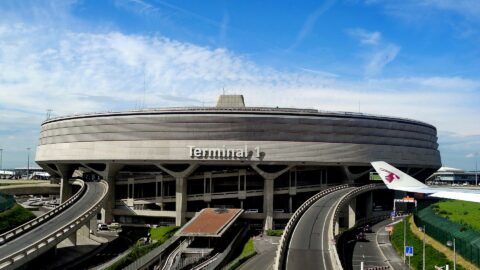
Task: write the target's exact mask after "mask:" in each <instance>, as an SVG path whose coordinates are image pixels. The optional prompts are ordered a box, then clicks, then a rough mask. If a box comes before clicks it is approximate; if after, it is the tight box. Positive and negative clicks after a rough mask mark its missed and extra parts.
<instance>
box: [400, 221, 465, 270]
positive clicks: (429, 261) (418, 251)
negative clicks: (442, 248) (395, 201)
mask: <svg viewBox="0 0 480 270" xmlns="http://www.w3.org/2000/svg"><path fill="white" fill-rule="evenodd" d="M410 219H412V217H411V216H410V217H408V220H407V238H406V239H407V240H406V243H407V246H413V256H412V257H411V258H410V265H411V269H419V270H421V269H422V253H423V241H422V239H420V238H418V237H417V236H415V235H414V234H413V232H412V230H411V229H410V226H408V224H409V222H413V221H410ZM403 226H404V223H403V222H400V223H398V224H396V225H395V226H394V229H393V234H392V236H391V242H392V245H393V247H394V248H395V250H396V251H397V253H398V254H399V255H400V256H401V257H402V256H403V229H404V228H403ZM452 255H453V253H452ZM407 263H408V258H407ZM447 263H448V264H449V268H450V269H453V262H452V261H450V260H449V258H447V257H446V256H445V255H444V254H443V253H441V252H439V251H437V250H436V249H435V248H433V247H432V246H431V245H428V244H427V245H425V269H435V266H445V265H446V264H447ZM457 269H458V270H461V269H465V268H463V267H462V266H461V265H459V264H457Z"/></svg>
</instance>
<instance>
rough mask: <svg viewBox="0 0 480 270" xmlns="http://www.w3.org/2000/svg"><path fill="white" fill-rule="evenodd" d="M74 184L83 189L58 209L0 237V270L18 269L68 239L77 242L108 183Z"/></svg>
mask: <svg viewBox="0 0 480 270" xmlns="http://www.w3.org/2000/svg"><path fill="white" fill-rule="evenodd" d="M75 182H76V184H79V185H80V186H81V187H80V190H79V191H78V192H77V193H76V194H74V195H73V196H72V197H71V198H70V199H68V200H66V201H65V202H63V203H62V204H61V205H60V206H59V207H57V208H55V209H54V210H52V211H50V212H48V213H46V214H45V215H42V216H40V217H38V218H36V219H34V220H32V221H30V222H27V223H26V224H23V225H21V226H19V227H17V228H15V229H13V230H11V231H9V232H6V233H4V234H2V235H0V269H17V268H18V267H20V266H22V265H24V264H25V263H27V262H29V261H31V260H32V259H34V258H36V257H38V256H39V255H41V254H43V253H44V252H46V251H48V250H49V249H51V248H53V247H55V246H56V245H57V244H58V243H60V242H61V241H63V240H65V239H67V238H69V239H70V240H71V241H73V242H76V235H77V231H78V230H79V229H81V228H82V226H84V225H87V224H89V223H90V220H91V219H92V218H94V217H95V216H96V214H97V212H98V211H99V210H100V207H101V206H102V204H103V202H104V199H105V198H106V195H107V192H108V184H107V182H105V181H101V182H83V181H79V180H77V181H75ZM86 229H87V230H88V228H86Z"/></svg>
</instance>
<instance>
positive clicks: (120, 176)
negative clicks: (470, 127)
mask: <svg viewBox="0 0 480 270" xmlns="http://www.w3.org/2000/svg"><path fill="white" fill-rule="evenodd" d="M237 99H238V98H237ZM242 102H243V98H242ZM237 103H238V102H237ZM222 104H223V105H225V103H222ZM238 104H240V103H238ZM238 104H237V105H236V106H232V107H225V106H223V107H222V106H220V107H213V108H176V109H151V110H141V111H131V112H118V113H100V114H88V115H77V116H67V117H60V118H55V119H50V120H47V121H45V122H44V123H43V124H42V130H41V134H40V140H39V146H38V148H37V156H36V162H37V163H38V164H39V165H40V166H42V167H43V168H45V169H46V170H48V171H49V172H53V173H55V174H56V175H58V177H59V178H66V177H65V176H64V175H68V174H70V175H71V170H72V169H80V170H81V171H83V172H85V173H93V174H96V175H98V176H99V177H100V178H103V179H106V180H107V181H108V182H109V184H110V185H111V186H113V187H114V188H113V189H112V188H111V190H112V191H111V196H110V197H109V200H108V202H107V204H106V207H105V209H104V211H103V212H104V213H105V216H106V220H107V221H111V220H113V219H114V215H115V214H114V212H117V213H120V212H121V213H127V212H128V211H124V210H125V209H124V210H122V209H120V208H121V207H123V206H122V205H120V206H121V207H120V208H118V205H117V206H115V203H116V201H117V204H121V202H122V200H123V199H125V200H124V201H125V204H126V206H127V207H130V208H132V209H131V210H132V211H133V212H135V211H134V210H138V211H145V210H152V209H134V208H135V207H140V208H141V207H143V206H140V204H141V203H140V200H141V201H145V202H147V203H152V204H155V205H156V206H155V207H154V208H156V207H157V206H158V208H159V209H157V210H158V211H157V212H155V214H154V215H153V216H157V217H158V216H162V214H160V213H164V215H163V216H165V217H171V216H172V213H171V211H174V212H175V214H174V216H175V223H176V224H177V225H181V224H184V223H185V221H186V218H187V214H186V213H188V212H192V211H197V208H198V207H200V206H203V207H207V206H210V205H211V204H212V206H213V205H234V206H235V207H240V208H244V209H246V210H248V208H249V207H251V208H255V209H258V210H259V211H258V214H257V213H255V211H251V212H253V213H250V214H251V215H252V216H255V215H258V216H261V218H262V219H263V220H264V221H263V222H264V226H265V228H271V227H272V224H273V223H274V219H275V216H282V214H283V212H282V211H285V214H287V213H288V212H293V211H294V210H295V208H296V206H298V205H299V204H300V203H301V200H303V197H302V192H307V193H305V196H307V194H309V193H308V192H315V191H318V190H320V189H322V188H324V187H325V186H327V185H328V184H329V182H330V183H345V182H350V183H353V182H359V181H364V180H365V176H366V174H368V172H369V171H370V165H369V162H371V161H375V160H384V161H387V162H389V163H391V164H394V165H396V166H398V167H401V168H403V169H405V170H407V171H410V173H412V172H420V171H421V172H422V173H425V174H426V173H428V172H430V171H432V172H433V171H434V170H436V169H438V168H439V167H440V165H441V163H440V153H439V151H438V144H437V133H436V129H435V127H433V126H431V125H429V124H426V123H422V122H419V121H414V120H408V119H400V118H392V117H384V116H375V115H363V114H355V113H336V112H320V111H317V110H303V109H284V108H252V107H242V104H240V105H238ZM262 166H263V167H262ZM413 174H414V173H413ZM297 175H304V176H298V177H297ZM417 177H420V176H417ZM67 178H68V177H67ZM420 178H422V177H420ZM127 179H128V180H127ZM260 182H261V183H260ZM297 182H298V183H297ZM280 183H283V184H280ZM115 187H116V188H115ZM152 190H154V191H152ZM306 190H308V191H306ZM117 191H118V192H117ZM63 193H65V196H68V190H67V189H65V188H64V189H63V190H62V194H63ZM117 193H118V194H117ZM148 194H150V195H148ZM197 194H198V195H197ZM275 198H277V199H275ZM275 200H281V201H279V202H278V203H276V202H275ZM283 201H285V203H284V204H283ZM257 205H258V206H257ZM275 205H280V206H275ZM276 207H280V208H281V209H276ZM114 209H115V211H113V210H114ZM260 209H261V211H260ZM138 211H137V212H138ZM150 212H151V211H150ZM247 212H248V211H247ZM132 215H133V216H135V215H139V214H138V213H137V214H132ZM147 216H148V215H147ZM287 218H288V216H287Z"/></svg>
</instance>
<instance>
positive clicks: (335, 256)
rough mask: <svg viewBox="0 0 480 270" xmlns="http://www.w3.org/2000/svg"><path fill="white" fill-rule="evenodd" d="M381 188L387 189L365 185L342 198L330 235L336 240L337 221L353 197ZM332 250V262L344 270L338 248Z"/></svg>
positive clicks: (337, 207) (336, 206)
mask: <svg viewBox="0 0 480 270" xmlns="http://www.w3.org/2000/svg"><path fill="white" fill-rule="evenodd" d="M381 188H386V186H385V185H384V184H383V183H381V184H369V185H364V186H361V187H359V188H356V189H354V190H352V191H350V192H349V193H347V194H345V195H344V196H343V197H342V199H341V200H340V201H339V202H338V203H337V205H335V213H334V214H333V218H332V220H331V222H332V223H331V224H330V228H331V229H332V231H331V232H329V233H332V234H333V239H334V238H335V221H336V220H337V219H338V215H339V214H340V211H341V209H342V208H343V206H345V204H347V203H348V202H349V201H350V200H351V199H352V198H353V197H356V196H357V195H359V194H361V193H364V192H367V191H371V190H375V189H381ZM330 250H333V252H331V253H330V255H331V256H333V258H332V262H334V263H335V264H336V269H342V263H341V262H340V258H339V257H338V252H337V248H336V247H335V248H334V249H330Z"/></svg>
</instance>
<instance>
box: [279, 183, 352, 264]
mask: <svg viewBox="0 0 480 270" xmlns="http://www.w3.org/2000/svg"><path fill="white" fill-rule="evenodd" d="M350 186H351V185H349V184H344V185H339V186H335V187H332V188H328V189H325V190H322V191H321V192H319V193H317V194H315V195H313V196H312V197H310V199H308V200H306V201H305V202H304V203H303V204H302V205H301V206H300V207H299V208H298V209H297V211H295V213H294V214H293V215H292V217H291V218H290V220H289V221H288V223H287V226H285V229H284V231H283V234H282V237H281V238H280V242H279V244H278V248H277V254H276V257H275V263H274V269H283V268H284V266H285V260H286V255H287V251H288V244H289V242H290V238H291V237H292V233H293V230H294V229H295V226H296V225H297V223H298V221H299V220H300V218H301V217H302V215H303V214H304V213H305V211H307V209H308V208H309V207H310V206H312V205H313V204H314V203H315V202H316V201H318V200H319V199H320V198H322V197H323V196H325V195H327V194H329V193H332V192H335V191H338V190H341V189H344V188H348V187H350Z"/></svg>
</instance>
